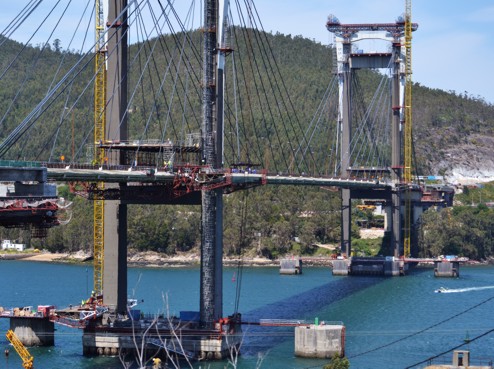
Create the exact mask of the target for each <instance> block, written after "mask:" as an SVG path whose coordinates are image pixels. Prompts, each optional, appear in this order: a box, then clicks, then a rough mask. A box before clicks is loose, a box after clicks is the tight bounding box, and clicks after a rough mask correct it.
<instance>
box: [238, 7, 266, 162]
mask: <svg viewBox="0 0 494 369" xmlns="http://www.w3.org/2000/svg"><path fill="white" fill-rule="evenodd" d="M236 5H237V11H238V13H239V14H241V9H240V8H239V4H238V1H236ZM232 29H233V34H234V35H235V39H236V40H239V39H240V38H241V36H242V37H243V38H244V42H245V45H246V46H247V45H248V42H247V40H246V36H245V33H246V28H245V27H241V28H240V29H238V27H235V26H234V25H232ZM237 31H238V32H237ZM237 43H238V41H237ZM249 50H250V49H249V48H248V46H247V52H249ZM237 55H238V61H239V63H238V65H239V66H240V74H241V76H242V78H243V81H245V82H244V86H245V88H246V92H245V97H246V101H245V103H242V100H241V99H239V102H240V104H241V106H242V107H241V111H242V112H244V111H246V110H247V111H248V113H245V114H248V118H250V121H251V123H252V130H253V132H259V129H258V127H257V124H256V119H255V118H254V111H253V102H252V100H251V99H252V96H253V95H254V94H253V93H251V92H250V84H249V83H246V81H247V80H248V78H247V66H246V65H245V64H246V62H245V61H244V58H242V55H241V54H240V52H239V51H238V52H237ZM238 70H239V69H237V71H238ZM237 76H238V73H237ZM237 85H240V84H239V83H237ZM243 115H244V114H243ZM248 118H247V117H245V116H244V118H243V121H244V123H246V122H248ZM244 126H246V124H244ZM252 137H253V136H251V135H250V134H246V135H244V139H245V141H246V145H247V146H245V148H246V153H245V155H246V161H247V162H252V161H258V162H261V157H260V155H259V153H260V152H261V148H260V146H259V140H257V142H253V141H252ZM256 145H257V149H258V150H257V151H252V148H254V147H255V146H256ZM251 155H255V156H256V158H255V159H254V160H253V159H252V158H251Z"/></svg>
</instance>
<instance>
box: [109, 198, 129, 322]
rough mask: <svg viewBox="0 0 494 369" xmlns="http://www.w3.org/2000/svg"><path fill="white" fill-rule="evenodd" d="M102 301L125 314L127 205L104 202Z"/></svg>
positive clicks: (117, 202)
mask: <svg viewBox="0 0 494 369" xmlns="http://www.w3.org/2000/svg"><path fill="white" fill-rule="evenodd" d="M104 255H105V261H104V267H103V268H104V273H103V301H104V302H105V304H106V305H108V306H110V308H112V309H115V312H117V313H120V314H126V313H127V205H126V204H121V203H120V202H119V201H105V251H104Z"/></svg>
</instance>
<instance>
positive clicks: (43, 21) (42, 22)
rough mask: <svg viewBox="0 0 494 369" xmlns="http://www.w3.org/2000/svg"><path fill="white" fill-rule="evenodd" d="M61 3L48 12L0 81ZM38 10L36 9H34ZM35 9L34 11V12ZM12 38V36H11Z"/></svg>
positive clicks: (5, 70)
mask: <svg viewBox="0 0 494 369" xmlns="http://www.w3.org/2000/svg"><path fill="white" fill-rule="evenodd" d="M59 3H60V0H58V1H57V3H56V4H55V5H54V6H53V7H52V8H51V10H50V11H49V12H48V14H47V15H46V16H45V17H44V18H43V20H42V21H41V23H40V24H39V25H38V27H37V28H36V30H35V31H34V32H33V34H32V35H31V37H30V38H29V39H28V40H27V41H26V42H25V43H24V44H23V45H22V48H21V49H20V50H19V52H18V53H17V54H16V55H15V56H14V59H12V60H11V61H10V63H9V64H8V65H7V67H6V69H4V71H3V72H2V74H0V80H2V79H3V77H4V76H5V74H6V73H7V72H8V71H9V70H10V68H12V66H13V65H14V63H15V62H16V61H17V59H18V58H19V56H20V55H21V54H22V52H23V51H24V50H25V49H26V48H27V47H28V45H29V43H30V42H31V40H32V39H33V38H34V36H36V34H37V33H38V31H39V30H40V29H41V27H42V26H43V24H45V22H46V21H47V20H48V18H49V17H50V15H51V14H52V13H53V11H54V10H55V9H56V7H57V6H58V4H59ZM38 5H39V4H37V5H36V7H37V6H38ZM34 9H36V8H34ZM34 9H33V10H32V11H34ZM32 11H31V12H30V13H29V14H28V15H27V16H26V18H27V17H28V16H29V15H30V14H31V13H32ZM9 36H10V35H9Z"/></svg>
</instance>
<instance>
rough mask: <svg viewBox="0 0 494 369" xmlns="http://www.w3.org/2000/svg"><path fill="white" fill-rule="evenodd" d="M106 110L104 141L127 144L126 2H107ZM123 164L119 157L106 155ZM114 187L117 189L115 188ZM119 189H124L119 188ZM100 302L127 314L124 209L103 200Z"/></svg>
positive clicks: (125, 219) (118, 203)
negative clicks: (103, 221) (101, 287)
mask: <svg viewBox="0 0 494 369" xmlns="http://www.w3.org/2000/svg"><path fill="white" fill-rule="evenodd" d="M108 4H109V8H108V23H107V25H108V26H109V29H108V33H107V37H108V42H107V48H108V50H111V52H109V53H108V59H107V62H108V72H107V94H106V95H107V97H108V102H107V107H106V112H107V113H106V118H107V121H106V129H105V139H106V140H107V141H110V140H115V141H123V142H125V141H127V140H128V132H127V48H128V45H127V11H123V10H124V9H126V8H127V0H112V1H108ZM105 160H108V164H116V165H118V164H123V160H124V158H123V153H121V152H116V153H114V154H113V155H108V154H107V158H106V159H105ZM116 186H118V185H116ZM120 186H124V185H123V184H121V185H120ZM109 187H110V185H109V184H108V185H107V188H109ZM104 208H105V209H104V219H105V223H104V245H105V247H104V266H103V269H104V275H103V294H104V296H103V298H104V302H105V304H106V305H108V306H110V307H111V308H112V309H115V312H116V313H120V314H126V313H127V205H126V204H124V203H122V202H121V201H120V200H105V205H104Z"/></svg>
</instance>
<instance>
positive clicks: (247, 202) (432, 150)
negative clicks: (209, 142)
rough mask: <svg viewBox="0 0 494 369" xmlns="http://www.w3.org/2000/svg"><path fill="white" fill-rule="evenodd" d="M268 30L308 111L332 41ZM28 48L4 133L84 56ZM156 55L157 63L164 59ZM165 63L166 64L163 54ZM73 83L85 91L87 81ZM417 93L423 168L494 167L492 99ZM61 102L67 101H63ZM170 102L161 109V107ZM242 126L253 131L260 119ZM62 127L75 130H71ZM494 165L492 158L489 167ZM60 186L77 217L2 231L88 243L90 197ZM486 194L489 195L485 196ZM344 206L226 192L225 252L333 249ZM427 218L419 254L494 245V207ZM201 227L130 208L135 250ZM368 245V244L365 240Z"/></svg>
mask: <svg viewBox="0 0 494 369" xmlns="http://www.w3.org/2000/svg"><path fill="white" fill-rule="evenodd" d="M267 38H268V40H269V43H270V45H271V46H272V51H273V54H274V56H275V58H276V60H277V63H278V65H279V68H280V72H281V74H282V75H283V76H284V84H285V85H286V87H287V90H288V91H289V93H290V96H291V100H292V101H293V103H294V105H295V107H296V109H297V112H298V113H299V118H300V119H301V120H304V119H306V120H308V119H310V118H311V117H312V114H313V112H314V111H315V109H316V107H317V105H318V104H319V101H320V100H321V98H322V94H323V92H324V90H325V89H326V87H327V84H328V81H329V79H330V78H331V75H330V73H331V70H332V64H331V63H332V62H331V61H332V51H331V49H330V48H328V47H327V46H324V45H321V44H318V43H314V42H312V41H310V40H308V39H305V38H303V37H300V36H296V37H292V36H286V35H282V34H275V35H273V34H268V35H267ZM20 47H21V46H20V44H18V43H15V42H6V43H5V44H4V45H3V47H2V53H0V65H2V66H5V64H6V63H8V61H9V60H11V59H12V57H13V55H15V54H16V53H17V52H18V50H19V48H20ZM135 47H137V46H136V45H134V46H132V48H135ZM132 48H131V52H132ZM30 50H31V49H30ZM34 50H36V48H32V51H33V55H34ZM134 51H135V50H134ZM29 55H30V54H27V55H23V56H22V58H20V59H18V60H17V62H16V68H17V69H18V74H19V75H23V76H25V77H26V78H25V82H24V83H25V84H26V87H27V88H26V89H25V91H24V92H23V94H22V98H21V99H18V100H17V102H16V103H15V104H14V106H9V101H10V99H11V96H12V93H13V91H16V90H17V87H18V83H19V82H18V81H14V79H11V78H10V77H9V78H4V79H2V80H0V109H1V111H2V113H4V112H5V111H7V110H10V111H12V112H13V114H10V115H9V118H8V119H7V120H6V121H5V122H4V123H3V127H2V130H1V131H0V139H1V140H3V139H4V138H5V137H6V135H7V134H8V132H10V131H11V130H12V129H13V128H14V127H15V126H16V124H18V123H19V121H20V120H21V119H22V118H23V117H24V116H25V115H27V114H28V113H29V109H28V106H32V105H33V103H35V102H37V101H39V100H41V99H42V97H43V96H44V94H45V93H46V90H47V88H48V87H47V86H48V85H49V84H50V83H51V80H50V79H49V78H48V77H47V76H49V75H50V73H51V72H53V73H54V69H56V68H57V61H58V60H60V58H61V57H62V56H63V55H64V57H65V58H66V63H67V64H66V65H67V66H68V65H69V64H70V61H74V60H75V59H76V58H77V55H76V54H75V53H72V52H70V53H69V52H64V51H62V50H58V49H55V48H50V49H47V50H45V51H44V52H43V54H42V55H41V57H40V58H39V59H38V58H34V56H33V57H32V58H30V57H29ZM309 56H310V57H309ZM35 62H36V63H38V64H39V65H41V66H42V67H43V68H42V69H41V70H43V71H44V72H43V73H41V72H31V71H32V70H33V63H35ZM157 63H158V64H160V60H159V59H158V60H157ZM162 64H163V65H166V63H165V62H163V63H162ZM64 65H65V64H64ZM67 66H66V67H65V68H68V67H67ZM28 71H29V72H28ZM132 78H135V77H132ZM379 78H380V77H379V76H378V75H377V74H376V73H368V74H365V75H364V77H363V78H362V81H361V83H362V85H363V87H364V88H365V86H370V85H372V84H373V83H375V82H376V81H377V80H378V79H379ZM156 83H158V81H156ZM245 83H249V82H248V81H246V82H245ZM74 88H76V89H80V90H82V89H83V86H82V85H78V86H74ZM139 93H142V94H143V95H142V96H141V97H140V99H141V100H144V101H149V100H151V101H152V96H147V95H146V91H140V92H139ZM85 99H87V104H81V105H80V106H82V107H79V108H77V109H76V110H75V111H74V117H73V122H74V123H73V124H74V125H75V132H76V135H81V136H82V135H84V134H87V131H88V128H87V127H88V124H91V122H92V113H91V109H90V106H91V103H92V102H91V99H90V97H88V96H86V97H85ZM413 99H414V110H413V111H414V113H413V119H414V138H415V141H414V142H415V153H416V158H417V163H418V166H419V168H421V174H447V173H448V172H449V171H451V170H453V169H454V168H457V167H461V166H464V167H471V168H474V169H475V168H477V169H481V168H483V166H489V165H490V164H489V163H490V162H492V160H493V156H492V147H493V144H494V142H493V140H494V107H493V106H492V105H490V104H487V103H486V102H485V101H483V100H482V99H480V98H475V97H471V96H468V95H467V94H455V93H451V92H445V91H441V90H437V89H430V88H427V87H425V86H421V85H415V86H414V94H413ZM56 104H63V101H60V102H56ZM62 107H63V105H62ZM165 108H166V107H161V109H163V113H164V112H165ZM199 117H200V114H199ZM52 118H53V119H48V118H46V119H45V121H44V122H43V123H44V124H43V125H41V128H40V129H38V131H36V133H35V134H34V133H32V134H31V137H37V140H38V141H39V142H49V141H50V138H51V136H52V135H53V132H54V131H55V127H56V124H57V122H58V118H57V117H55V116H52ZM132 119H133V121H132V122H131V123H132V124H131V130H132V129H134V128H133V127H137V126H138V125H139V124H142V121H139V118H138V115H137V114H136V115H135V116H134V117H133V118H132ZM246 124H248V122H247V123H246ZM276 124H282V122H276ZM153 129H155V130H158V129H159V127H154V128H153ZM245 129H246V131H253V130H254V128H253V127H246V128H245ZM136 132H137V131H136ZM156 132H159V131H156ZM63 134H64V135H65V137H70V133H69V132H64V133H63ZM150 134H151V132H150ZM18 145H19V147H20V148H21V149H22V150H21V151H20V152H22V154H23V155H25V156H26V157H30V158H33V157H37V155H39V152H35V150H34V149H32V148H31V146H30V145H29V140H23V141H22V142H20V143H19V144H18ZM64 145H65V147H64V146H60V147H57V149H56V152H54V153H53V155H55V157H56V156H57V155H60V154H61V153H67V152H70V151H71V147H70V145H71V143H70V140H69V139H66V140H64ZM22 157H24V156H22ZM22 157H21V158H22ZM493 167H494V164H493V165H491V168H493ZM59 193H60V194H61V195H62V196H64V197H66V198H68V199H71V200H72V201H74V204H73V207H72V209H73V217H72V220H71V222H70V223H69V224H68V225H66V226H61V227H57V228H55V229H52V230H50V231H49V236H48V237H47V238H46V239H45V240H30V237H29V234H28V233H27V232H21V233H20V236H19V231H18V230H6V229H0V236H1V237H2V238H22V240H23V241H24V242H28V243H30V244H31V245H33V246H35V247H41V248H46V249H49V250H51V251H75V250H81V249H82V250H87V251H90V250H91V249H92V203H91V202H89V201H87V200H85V199H83V198H78V197H74V196H73V195H72V194H70V193H69V192H68V187H67V186H61V187H60V189H59ZM487 200H488V199H487V197H486V198H485V199H484V201H487ZM491 200H492V199H491ZM465 205H466V204H465ZM339 209H340V198H339V193H338V192H334V191H328V190H327V189H314V188H303V187H276V186H273V187H260V188H256V189H252V190H249V191H245V192H238V193H233V194H230V195H226V196H225V235H224V248H225V254H227V255H235V254H239V253H243V254H247V255H263V256H266V257H277V256H279V255H284V254H286V253H295V254H298V253H303V254H317V253H322V254H324V253H329V251H325V250H323V249H318V248H317V247H316V246H314V245H315V244H333V245H338V244H339V240H340V213H339ZM356 211H357V210H356ZM367 216H369V215H368V214H365V213H358V214H357V213H356V214H355V216H353V219H354V221H355V220H356V219H359V218H363V217H364V218H365V217H367ZM423 219H424V223H423V224H424V227H423V230H422V234H421V237H422V241H423V242H422V243H421V245H422V247H421V250H420V252H421V254H422V255H424V256H425V255H427V256H429V255H436V254H449V253H455V254H463V255H465V256H468V257H475V258H487V257H489V256H491V255H492V254H493V252H494V244H493V239H492V229H493V224H492V219H494V211H493V210H492V209H488V208H486V207H485V206H482V205H480V206H477V207H467V206H464V207H459V208H455V209H448V210H447V211H443V212H441V213H434V212H432V211H430V212H428V213H427V214H425V215H424V218H423ZM473 226H475V227H473ZM199 229H200V208H199V207H194V206H175V207H170V206H137V205H132V206H129V247H130V248H133V249H136V250H156V251H161V252H165V253H167V254H174V253H178V252H187V251H190V250H194V249H197V247H198V243H199V240H200V237H199ZM489 229H490V232H491V233H489ZM353 236H354V237H355V238H358V228H357V226H356V224H354V225H353ZM481 240H482V242H481ZM362 249H366V247H365V245H363V246H362Z"/></svg>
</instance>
